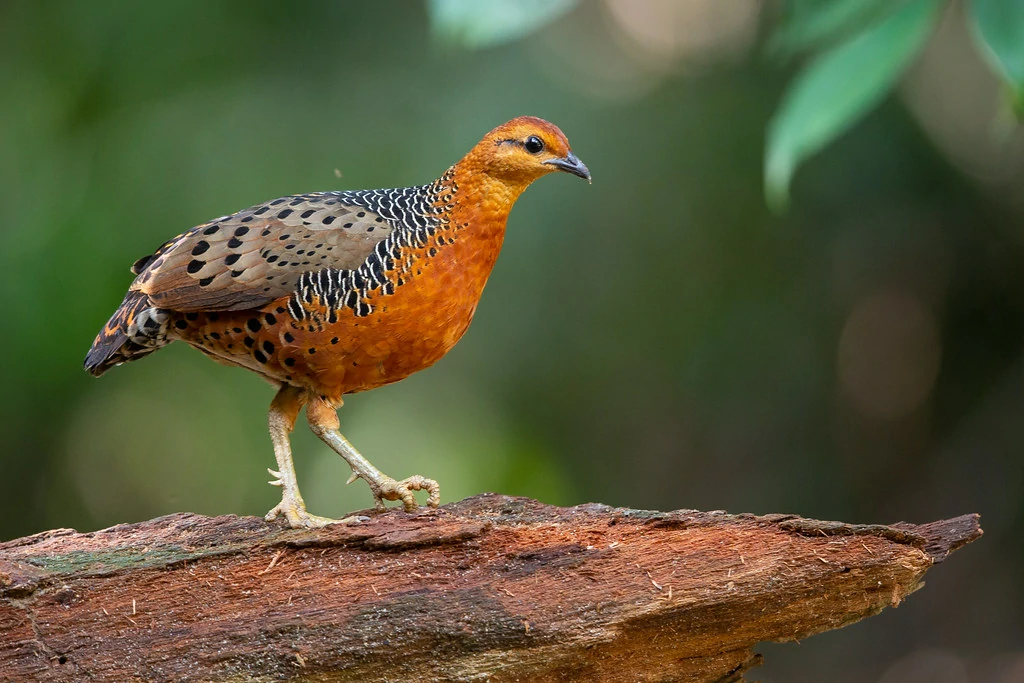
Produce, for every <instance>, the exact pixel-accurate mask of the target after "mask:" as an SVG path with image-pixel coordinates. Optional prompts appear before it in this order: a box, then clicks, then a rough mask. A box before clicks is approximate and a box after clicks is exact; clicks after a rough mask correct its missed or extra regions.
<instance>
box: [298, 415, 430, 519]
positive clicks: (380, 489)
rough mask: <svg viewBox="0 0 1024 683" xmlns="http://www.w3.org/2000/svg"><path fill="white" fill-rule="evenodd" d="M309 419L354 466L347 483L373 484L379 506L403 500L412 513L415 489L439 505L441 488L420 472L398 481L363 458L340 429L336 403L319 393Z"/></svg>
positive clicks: (376, 503) (325, 438)
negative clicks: (360, 480)
mask: <svg viewBox="0 0 1024 683" xmlns="http://www.w3.org/2000/svg"><path fill="white" fill-rule="evenodd" d="M306 418H307V419H308V420H309V428H310V429H311V430H313V433H314V434H316V435H317V437H318V438H319V439H320V440H321V441H323V442H324V443H325V444H327V445H328V446H330V447H331V448H332V449H333V450H334V451H335V452H336V453H337V454H338V455H340V456H341V457H343V458H344V459H345V462H347V463H348V464H349V467H351V468H352V476H351V477H350V478H349V480H348V483H350V484H351V483H352V482H353V481H355V480H356V479H363V480H364V481H366V483H367V484H369V485H370V491H371V492H372V493H373V499H374V503H375V505H376V507H377V509H380V510H383V509H384V501H385V500H401V501H402V505H403V506H404V507H405V509H406V511H407V512H412V511H413V510H415V509H416V497H415V496H414V495H413V493H412V492H413V491H427V492H428V495H427V505H429V506H430V507H432V508H436V507H437V506H438V504H439V503H440V502H441V488H440V487H439V486H438V485H437V482H436V481H434V480H433V479H427V478H426V477H422V476H420V475H418V474H417V475H414V476H411V477H408V478H406V479H402V480H401V481H396V480H394V479H392V478H391V477H389V476H387V475H386V474H384V473H383V472H381V471H380V470H378V469H377V468H376V467H374V466H373V465H371V464H370V461H369V460H367V459H366V458H364V457H363V456H362V454H360V453H359V451H357V450H356V449H355V448H354V447H353V446H352V444H351V443H349V441H348V439H346V438H345V437H344V436H342V435H341V432H339V431H338V428H339V427H340V424H339V423H338V413H337V411H336V410H335V408H334V406H333V405H331V404H330V403H328V402H327V401H326V400H324V399H323V398H321V397H319V396H316V397H313V398H311V399H309V405H307V406H306ZM296 491H297V489H296Z"/></svg>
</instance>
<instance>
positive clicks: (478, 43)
mask: <svg viewBox="0 0 1024 683" xmlns="http://www.w3.org/2000/svg"><path fill="white" fill-rule="evenodd" d="M577 2H578V0H427V13H428V14H429V16H430V27H431V30H432V31H433V33H434V36H435V37H436V38H438V39H440V40H441V41H443V42H445V43H449V44H454V45H458V46H461V47H464V48H468V49H479V48H482V47H490V46H492V45H499V44H501V43H508V42H511V41H513V40H516V39H518V38H522V37H523V36H525V35H527V34H529V33H532V32H533V31H536V30H537V29H539V28H541V27H542V26H544V25H546V24H548V23H550V22H552V21H554V20H555V19H557V18H558V17H560V16H562V15H563V14H565V13H566V12H568V11H569V10H570V9H572V8H573V7H574V6H575V5H576V3H577Z"/></svg>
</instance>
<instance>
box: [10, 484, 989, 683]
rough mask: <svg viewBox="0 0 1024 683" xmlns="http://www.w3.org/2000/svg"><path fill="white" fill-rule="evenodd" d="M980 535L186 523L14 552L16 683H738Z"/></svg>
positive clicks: (681, 524) (790, 526) (617, 513)
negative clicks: (778, 644) (779, 649)
mask: <svg viewBox="0 0 1024 683" xmlns="http://www.w3.org/2000/svg"><path fill="white" fill-rule="evenodd" d="M980 535H981V529H980V528H979V526H978V517H977V516H976V515H965V516H963V517H958V518H956V519H951V520H946V521H941V522H933V523H930V524H923V525H913V524H904V523H901V524H894V525H890V526H881V525H850V524H841V523H837V522H820V521H814V520H808V519H802V518H799V517H794V516H791V515H768V516H761V517H759V516H754V515H729V514H725V513H723V512H697V511H689V510H686V511H677V512H668V513H664V512H650V511H642V510H629V509H621V508H611V507H607V506H603V505H582V506H579V507H574V508H558V507H552V506H548V505H543V504H541V503H537V502H535V501H532V500H529V499H524V498H509V497H506V496H499V495H490V494H488V495H480V496H475V497H473V498H468V499H466V500H463V501H461V502H458V503H453V504H450V505H446V506H444V507H442V508H440V509H438V510H430V511H428V510H424V511H421V512H418V513H415V514H407V513H404V512H401V511H398V510H391V511H388V512H387V513H383V514H378V515H372V516H371V517H369V519H368V520H367V521H366V522H365V523H362V524H358V525H350V526H342V525H335V526H331V527H327V528H325V529H321V530H316V531H298V530H291V529H287V528H284V527H283V526H281V525H280V524H278V523H266V522H264V521H263V520H262V519H259V518H257V517H235V516H225V517H214V518H210V517H202V516H199V515H193V514H186V513H182V514H175V515H169V516H166V517H160V518H158V519H154V520H150V521H148V522H142V523H139V524H122V525H118V526H115V527H111V528H109V529H104V530H102V531H96V532H92V533H77V532H75V531H73V530H71V529H58V530H54V531H47V532H44V533H41V534H37V535H35V536H30V537H27V538H22V539H18V540H14V541H9V542H6V543H3V544H0V634H2V635H0V679H2V680H12V681H13V680H16V681H28V680H48V681H50V680H52V681H77V680H92V681H239V680H258V681H270V680H303V681H386V680H390V681H396V680H415V681H450V680H457V681H483V680H487V681H563V680H586V681H631V682H632V681H638V680H665V681H669V680H671V681H719V682H727V681H741V680H743V672H744V671H746V670H747V669H749V668H750V667H752V666H755V665H757V664H758V663H759V661H760V657H759V655H756V654H754V653H753V651H752V648H753V647H754V645H755V644H756V643H758V642H759V641H789V640H795V639H798V638H806V637H807V636H809V635H812V634H814V633H818V632H821V631H825V630H829V629H835V628H839V627H841V626H845V625H846V624H850V623H852V622H855V621H857V620H859V619H863V618H864V617H867V616H870V615H873V614H876V613H878V612H879V611H881V610H882V609H883V608H885V607H887V606H890V605H891V606H895V605H898V604H899V603H900V602H901V601H902V600H903V599H904V598H905V597H906V596H907V595H908V594H910V593H912V592H913V591H915V590H916V589H917V588H918V587H920V585H921V580H922V577H923V576H924V574H925V572H926V571H927V570H928V569H929V568H930V567H931V566H932V565H933V564H935V563H937V562H941V561H942V560H943V559H945V557H946V556H947V555H948V554H949V553H950V552H952V551H953V550H956V549H957V548H959V547H960V546H962V545H964V544H966V543H969V542H970V541H972V540H974V539H976V538H978V537H979V536H980Z"/></svg>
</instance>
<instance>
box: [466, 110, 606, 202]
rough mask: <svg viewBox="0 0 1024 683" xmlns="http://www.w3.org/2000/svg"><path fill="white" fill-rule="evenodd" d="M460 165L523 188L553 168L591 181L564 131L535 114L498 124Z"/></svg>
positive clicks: (509, 184) (588, 173) (588, 172)
mask: <svg viewBox="0 0 1024 683" xmlns="http://www.w3.org/2000/svg"><path fill="white" fill-rule="evenodd" d="M458 165H459V166H461V167H463V168H464V169H467V170H472V171H474V172H477V173H483V174H486V175H487V176H490V177H491V178H492V179H493V180H497V181H499V182H503V183H505V184H506V185H508V186H511V187H516V188H517V189H520V190H522V189H525V188H526V186H527V185H529V184H530V183H532V182H533V181H534V180H536V179H537V178H540V177H541V176H543V175H547V174H548V173H551V172H552V171H565V172H566V173H572V174H573V175H576V176H579V177H580V178H583V179H584V180H586V181H587V182H590V171H589V170H588V169H587V167H586V165H585V164H584V163H583V162H582V161H580V160H579V159H578V158H577V157H576V155H575V154H573V153H572V150H571V149H569V141H568V140H567V139H566V137H565V134H564V133H562V131H560V130H559V129H558V126H556V125H554V124H553V123H548V122H547V121H545V120H544V119H538V118H537V117H535V116H520V117H518V118H515V119H512V120H511V121H509V122H508V123H503V124H502V125H500V126H498V127H497V128H495V129H494V130H492V131H491V132H490V133H488V134H487V135H485V136H484V138H483V140H481V141H480V142H478V143H477V145H476V146H475V147H474V148H473V149H472V150H470V152H469V154H467V155H466V156H465V157H464V158H463V159H462V161H460V162H459V164H458Z"/></svg>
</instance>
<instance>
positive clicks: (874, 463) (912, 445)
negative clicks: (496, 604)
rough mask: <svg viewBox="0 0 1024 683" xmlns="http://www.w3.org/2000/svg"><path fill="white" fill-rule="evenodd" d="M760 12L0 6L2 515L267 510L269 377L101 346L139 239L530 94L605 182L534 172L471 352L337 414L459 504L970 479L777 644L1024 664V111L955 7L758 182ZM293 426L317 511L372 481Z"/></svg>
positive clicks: (801, 676) (832, 673)
mask: <svg viewBox="0 0 1024 683" xmlns="http://www.w3.org/2000/svg"><path fill="white" fill-rule="evenodd" d="M771 7H772V5H770V4H769V5H762V4H761V3H755V2H746V1H745V0H733V1H731V2H718V1H717V0H686V2H670V3H668V4H666V2H658V1H657V0H630V1H628V2H626V1H625V0H603V1H602V2H597V1H596V0H593V1H590V2H584V3H582V4H581V5H580V6H578V7H576V8H575V9H573V10H572V11H571V12H569V13H568V14H566V15H565V16H563V17H561V18H559V19H557V20H556V21H555V22H554V23H552V24H550V25H549V26H546V27H544V28H543V29H541V30H540V31H539V32H537V33H535V34H532V35H530V36H528V37H527V38H525V39H523V40H521V41H517V42H513V43H510V44H507V45H503V46H499V47H495V48H492V49H486V50H480V51H464V50H460V49H457V48H456V47H454V46H452V45H451V44H446V43H444V42H442V41H438V40H436V39H432V38H431V33H430V30H429V26H428V18H427V10H426V8H425V6H424V5H423V4H422V3H420V2H414V1H411V0H410V1H406V2H378V3H372V4H371V3H340V2H339V3H331V2H298V3H284V2H270V1H260V2H257V1H245V2H242V1H241V0H239V1H238V2H228V1H218V2H205V1H200V0H191V1H186V0H181V1H176V2H168V3H155V2H154V3H143V2H133V1H129V0H122V1H114V0H111V1H102V2H29V1H27V0H26V1H23V2H18V1H9V2H4V3H2V4H0V84H2V90H0V92H2V93H3V95H2V97H0V205H2V206H3V207H4V217H3V223H2V226H3V228H2V229H3V241H2V243H0V245H2V246H0V266H2V267H0V284H2V286H3V291H4V292H5V293H6V296H5V297H4V299H3V300H4V309H3V311H2V312H3V315H2V317H0V326H2V327H0V367H2V370H0V373H2V374H0V378H2V382H3V386H4V389H5V390H4V391H3V392H2V394H0V408H2V410H3V413H2V415H3V424H4V439H3V442H2V444H3V445H2V446H0V472H2V475H0V487H2V488H0V493H2V496H3V503H2V509H3V512H4V514H3V515H2V517H0V537H2V538H4V539H7V538H12V537H16V536H20V535H24V534H30V533H34V532H37V531H41V530H43V529H48V528H51V527H75V528H77V529H80V530H90V529H97V528H101V527H105V526H109V525H112V524H116V523H119V522H125V521H137V520H143V519H147V518H150V517H153V516H156V515H162V514H167V513H172V512H176V511H181V510H189V511H194V512H198V513H203V514H210V515H214V514H226V513H237V514H250V515H261V514H263V513H264V512H266V510H268V509H269V508H270V507H272V506H273V505H274V504H275V503H276V501H277V500H278V498H279V494H280V493H279V490H278V489H275V488H272V487H270V486H267V485H266V480H267V479H268V476H267V474H266V467H267V466H270V465H272V464H273V454H272V451H271V447H270V443H269V438H268V437H267V434H266V422H265V413H266V408H267V406H268V404H269V401H270V399H271V397H272V395H273V390H272V389H271V388H270V387H269V386H267V385H265V384H263V383H262V382H261V381H260V380H259V379H258V378H256V377H255V376H254V375H251V374H249V373H245V372H242V371H241V370H237V369H229V368H224V367H221V366H219V365H216V364H214V363H211V362H210V361H208V360H207V359H205V358H203V357H202V356H201V355H200V354H198V353H196V352H194V351H192V350H191V349H188V348H186V347H183V346H181V347H179V345H174V346H172V347H170V348H168V349H166V350H164V351H161V352H160V353H159V354H156V355H154V356H152V357H150V358H147V359H145V360H144V361H142V362H139V363H133V364H131V365H129V366H126V367H122V368H118V369H116V370H114V371H112V372H111V373H110V374H109V375H107V376H105V377H103V379H102V380H99V381H97V380H94V379H92V378H90V377H89V376H87V375H86V374H85V373H84V372H83V371H82V370H81V362H82V359H83V357H84V354H85V352H86V350H87V349H88V347H89V344H90V343H91V341H92V338H93V336H94V335H95V333H96V332H97V330H98V329H99V328H100V327H101V325H102V324H103V323H104V322H105V320H106V319H107V316H108V315H109V314H110V313H111V312H112V311H113V309H114V307H115V306H116V305H117V303H118V302H119V301H120V299H121V296H122V295H123V293H124V290H125V288H126V287H127V285H128V283H129V282H130V280H131V275H130V273H129V272H128V266H129V265H130V264H131V263H132V262H133V261H134V260H135V259H137V258H138V257H140V256H143V255H145V254H147V253H150V252H151V251H152V249H153V248H154V247H156V246H157V245H159V244H160V243H161V242H162V241H163V240H164V239H166V238H168V237H170V236H173V235H175V234H177V233H179V232H181V231H183V230H185V229H187V228H189V227H190V226H192V225H195V224H198V223H200V222H203V221H205V220H207V219H209V218H212V217H214V216H218V215H222V214H225V213H229V212H232V211H234V210H237V209H240V208H243V207H246V206H249V205H251V204H254V203H256V202H260V201H263V200H267V199H270V198H273V197H276V196H279V195H285V194H289V193H295V192H306V191H313V190H326V189H349V188H364V187H389V186H402V185H409V184H418V183H422V182H426V181H428V180H430V179H432V178H434V177H436V176H437V175H438V174H439V173H440V172H441V171H443V170H444V169H445V168H446V167H447V166H448V165H449V164H451V163H453V162H454V161H456V160H457V159H458V158H459V157H460V156H461V155H462V154H464V153H465V152H466V151H467V150H468V149H469V148H470V147H471V146H472V145H473V144H474V143H475V142H476V141H477V140H478V139H479V138H480V136H482V135H483V134H484V133H486V132H487V131H488V130H489V129H490V128H492V127H493V126H495V125H497V124H499V123H501V122H503V121H505V120H507V119H509V118H512V117H513V116H517V115H520V114H533V115H537V116H541V117H544V118H547V119H549V120H551V121H553V122H555V123H556V124H558V125H559V126H561V127H562V129H563V130H564V131H565V133H566V134H567V135H568V137H569V139H570V140H571V141H572V144H573V148H574V150H575V151H576V152H577V154H578V155H579V156H580V157H581V158H582V159H583V160H584V161H585V162H586V163H587V164H588V165H589V166H590V169H591V170H592V172H593V176H594V185H593V186H592V187H588V186H587V185H586V184H585V183H581V182H579V181H578V180H577V179H575V178H571V177H553V178H546V179H544V180H542V181H540V182H538V183H537V185H536V186H535V187H533V188H531V189H530V190H529V191H528V192H527V193H526V194H525V195H524V196H523V198H522V199H521V200H520V201H519V203H518V204H517V206H516V208H515V210H514V211H513V213H512V216H511V219H510V221H509V229H508V236H507V239H506V243H505V248H504V251H503V253H502V257H501V259H500V261H499V263H498V265H497V268H496V269H495V271H494V274H493V276H492V278H491V281H490V284H489V285H488V288H487V291H486V293H485V295H484V298H483V301H482V302H481V305H480V308H479V311H478V313H477V316H476V320H475V322H474V324H473V326H472V328H471V329H470V331H469V332H468V334H467V335H466V337H465V338H464V340H463V341H462V342H461V344H460V345H459V346H458V348H457V349H456V350H455V351H454V352H452V353H451V354H450V355H449V356H448V357H447V358H445V359H444V360H443V361H441V362H440V363H438V364H437V365H436V366H435V367H434V368H431V369H430V370H427V371H425V372H423V373H420V374H418V375H416V376H414V377H412V378H410V379H408V380H406V381H404V382H401V383H399V384H397V385H392V386H389V387H386V388H382V389H379V390H377V391H374V392H371V393H369V394H360V395H356V396H353V397H351V398H350V399H349V400H348V402H347V404H346V406H345V407H344V408H343V409H342V410H341V412H340V417H341V421H342V431H343V432H344V433H345V434H346V435H347V436H348V437H349V438H350V439H351V440H352V441H353V442H354V443H355V444H356V445H357V447H359V448H360V449H361V450H362V451H363V452H364V453H365V454H367V455H368V457H370V458H371V460H373V461H374V462H375V463H376V464H377V465H379V466H380V467H381V468H382V469H383V470H384V471H386V472H388V473H390V474H392V475H394V476H399V477H400V476H406V475H408V474H412V473H414V472H417V473H422V474H425V475H427V476H431V477H435V478H437V479H438V480H440V481H441V483H442V493H443V498H444V500H445V501H452V500H457V499H459V498H462V497H464V496H468V495H472V494H474V493H478V492H481V491H498V492H501V493H507V494H519V495H528V496H532V497H535V498H538V499H540V500H543V501H545V502H549V503H557V504H561V505H572V504H576V503H582V502H586V501H600V502H603V503H608V504H612V505H622V506H631V507H639V508H658V509H676V508H703V509H727V510H730V511H734V512H744V511H751V512H758V513H768V512H793V513H799V514H801V515H805V516H810V517H818V518H825V519H842V520H845V521H850V522H893V521H897V520H907V521H913V522H924V521H929V520H933V519H937V518H942V517H950V516H955V515H958V514H962V513H966V512H980V513H982V515H983V526H984V528H985V531H986V535H985V537H984V538H983V539H982V540H981V541H979V542H978V543H976V544H974V545H973V546H971V547H969V548H967V549H965V550H963V551H961V552H960V553H958V554H957V555H956V556H955V557H953V558H952V559H951V560H950V561H949V562H948V563H947V564H945V565H943V566H940V567H938V568H936V569H935V570H934V571H933V572H932V573H931V574H930V575H929V580H928V583H929V585H928V587H927V589H926V590H924V591H923V592H921V593H920V594H917V595H914V596H912V597H911V598H909V600H908V602H907V603H906V604H905V605H904V606H902V607H900V608H899V609H897V610H888V611H887V612H885V613H884V614H882V615H881V616H879V617H876V618H873V619H870V620H868V621H865V622H862V623H860V624H857V625H855V626H852V627H849V628H846V629H843V630H842V631H839V632H833V633H829V634H825V635H821V636H816V637H814V638H812V639H810V640H809V641H806V642H804V643H802V644H800V645H787V646H764V647H762V648H761V649H762V651H764V652H765V653H766V655H767V664H766V666H765V667H764V668H763V669H762V670H760V671H759V672H758V674H757V675H758V676H759V677H760V678H761V679H762V680H763V681H766V682H768V681H772V682H775V683H780V682H782V681H820V680H829V681H834V682H837V683H854V682H859V681H881V682H882V683H893V682H895V681H939V682H940V683H968V682H972V683H973V682H982V681H984V682H986V683H988V682H994V683H1012V682H1018V681H1024V623H1022V618H1021V615H1022V608H1024V593H1022V591H1024V569H1022V567H1024V544H1022V542H1021V539H1022V537H1024V459H1022V457H1021V456H1022V453H1024V419H1022V416H1024V362H1022V361H1024V271H1022V263H1024V230H1022V225H1024V222H1022V218H1024V201H1022V192H1021V188H1022V180H1024V137H1022V136H1021V134H1020V132H1019V131H1016V130H1013V129H1009V128H1006V127H1000V126H999V120H1000V119H999V95H1000V93H999V85H998V84H997V82H996V81H995V78H994V77H993V76H992V75H990V73H989V71H988V70H987V69H986V68H985V66H984V65H983V64H982V63H981V62H980V60H979V58H978V56H977V51H976V50H975V49H974V48H973V47H971V46H970V37H969V35H968V31H967V29H966V28H965V25H964V21H963V18H962V16H961V5H960V4H959V3H953V4H952V5H951V7H950V8H949V10H948V11H947V12H946V15H945V16H944V17H943V20H942V23H941V26H940V28H939V30H938V31H937V32H936V33H935V35H934V36H932V38H931V39H930V41H929V43H928V46H927V48H926V49H925V51H924V53H923V54H922V55H921V57H920V58H919V59H917V60H916V61H915V63H914V65H913V66H912V68H911V70H910V72H909V73H908V74H907V76H906V78H905V79H904V81H903V83H902V85H901V86H900V88H899V89H898V91H897V93H896V96H895V97H893V98H890V99H889V100H887V101H886V103H885V104H884V105H883V106H882V107H881V108H880V109H878V110H877V111H875V112H873V113H872V114H871V115H870V116H868V117H867V118H866V119H865V120H864V121H862V122H861V123H860V124H859V125H858V126H856V127H855V128H854V129H853V130H852V131H851V132H850V133H849V134H848V135H846V136H844V137H843V138H841V139H840V140H839V141H838V142H837V143H835V144H833V145H832V146H830V147H829V148H828V149H827V150H825V151H824V152H823V153H822V154H820V155H818V156H817V157H815V158H814V159H813V160H812V161H811V162H810V163H809V164H808V165H807V166H806V167H805V168H803V169H802V170H801V171H800V172H799V173H798V175H797V177H796V182H795V186H794V190H793V199H792V205H791V208H790V210H789V212H788V213H786V214H784V215H782V216H778V215H775V214H772V213H771V212H770V211H769V210H768V209H767V208H766V205H765V200H764V196H763V193H762V185H763V181H762V171H761V167H762V153H763V147H764V135H765V133H764V131H765V126H766V124H767V122H768V121H769V119H770V118H771V116H772V113H773V111H774V110H775V108H776V106H777V105H778V102H779V99H780V96H781V93H782V91H783V89H784V87H785V85H786V83H787V80H788V79H789V78H791V77H792V75H793V67H792V65H786V66H780V65H779V64H778V63H774V62H772V61H771V60H769V59H766V58H765V57H764V52H763V50H762V49H761V44H762V38H763V35H764V33H765V31H766V26H768V25H770V24H771V21H772V12H771V11H770V10H771ZM652 8H653V9H652ZM666 12H667V14H666ZM666 17H669V19H666ZM1000 136H1001V137H1000ZM997 138H999V139H997ZM338 174H340V179H339V177H337V176H338ZM293 441H294V445H295V450H296V464H297V469H298V474H299V482H300V485H301V486H302V489H303V492H304V494H305V497H306V500H307V502H308V503H309V506H310V509H311V510H312V511H313V512H315V513H318V514H327V515H341V514H343V513H344V512H346V511H348V510H352V509H357V508H361V507H365V506H367V505H368V503H369V502H370V497H369V493H368V492H367V490H366V487H365V486H364V485H361V484H357V485H353V486H350V487H345V486H343V483H344V481H345V479H346V477H347V475H348V469H347V467H346V466H345V465H344V463H343V462H342V461H341V460H340V459H339V458H338V457H337V456H335V455H334V454H333V453H332V452H330V451H329V450H328V449H327V448H326V447H325V446H323V445H321V444H320V443H319V442H318V441H316V439H315V438H313V437H312V436H311V435H310V434H309V433H308V430H306V429H305V428H302V427H301V423H300V429H298V430H297V431H296V433H295V436H294V440H293Z"/></svg>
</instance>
